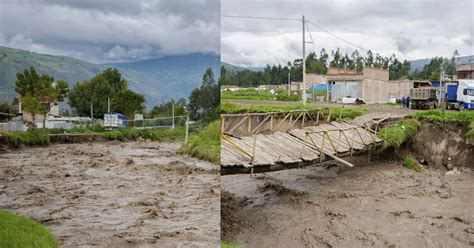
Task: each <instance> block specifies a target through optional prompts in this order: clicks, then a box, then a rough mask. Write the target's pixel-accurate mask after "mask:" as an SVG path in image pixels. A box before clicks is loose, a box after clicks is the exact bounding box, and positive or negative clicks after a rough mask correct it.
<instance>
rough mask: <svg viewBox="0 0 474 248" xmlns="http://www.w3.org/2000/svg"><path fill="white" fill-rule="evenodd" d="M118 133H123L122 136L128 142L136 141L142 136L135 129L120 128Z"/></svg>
mask: <svg viewBox="0 0 474 248" xmlns="http://www.w3.org/2000/svg"><path fill="white" fill-rule="evenodd" d="M118 131H119V132H121V133H122V136H123V137H124V138H125V139H127V140H136V139H138V138H139V137H140V136H141V134H140V131H138V129H135V128H127V127H120V128H119V129H118Z"/></svg>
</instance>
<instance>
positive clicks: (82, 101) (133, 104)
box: [2, 67, 220, 127]
mask: <svg viewBox="0 0 474 248" xmlns="http://www.w3.org/2000/svg"><path fill="white" fill-rule="evenodd" d="M15 91H16V92H17V93H18V94H19V95H20V96H21V97H20V98H21V102H22V108H23V109H24V110H25V111H27V112H29V113H30V114H31V115H32V119H33V122H35V120H36V117H37V116H38V115H39V114H41V115H42V116H43V127H44V126H45V125H44V124H45V122H46V116H47V114H48V112H49V111H50V110H51V103H55V102H61V101H64V100H65V99H66V98H67V99H68V103H69V105H70V106H71V107H72V108H73V109H74V113H75V114H76V115H78V116H91V114H92V117H93V118H103V115H104V114H105V113H107V112H108V108H109V103H110V111H111V112H117V113H122V114H124V115H125V116H126V117H127V118H129V119H132V118H133V117H134V115H135V113H145V112H146V111H145V97H144V96H143V95H141V94H139V93H136V92H133V91H132V90H130V89H129V88H128V82H127V81H126V80H125V79H124V78H122V75H121V74H120V72H119V71H118V70H117V69H115V68H107V69H105V70H104V71H102V72H101V73H99V74H97V75H95V76H94V77H92V78H91V79H90V80H85V81H82V82H77V83H76V84H75V85H74V86H73V87H72V89H70V88H69V84H68V82H66V81H64V80H55V79H54V77H52V76H50V75H48V74H41V75H40V74H38V73H37V72H36V69H35V68H34V67H30V68H29V69H25V70H24V71H23V72H19V73H17V79H16V81H15ZM219 101H220V100H219V85H218V84H217V83H216V82H215V79H214V75H213V72H212V70H211V69H207V70H206V72H205V73H204V76H203V79H202V85H201V87H200V88H198V89H195V90H194V91H193V92H192V93H191V96H190V97H189V104H187V105H186V102H185V100H184V99H180V100H178V101H177V102H176V104H175V102H174V100H172V101H170V102H167V103H163V104H161V105H158V106H155V107H154V108H153V109H152V110H151V111H150V112H149V113H145V114H146V115H147V116H148V117H155V116H164V115H166V116H171V105H173V104H175V114H176V115H184V114H185V112H186V111H188V112H189V114H190V116H191V118H192V119H195V120H197V119H204V120H205V121H210V120H214V119H217V118H218V110H217V109H218V105H219ZM3 105H4V104H2V110H8V111H5V112H8V113H9V112H11V111H10V110H9V109H7V108H6V106H3ZM91 109H92V110H91Z"/></svg>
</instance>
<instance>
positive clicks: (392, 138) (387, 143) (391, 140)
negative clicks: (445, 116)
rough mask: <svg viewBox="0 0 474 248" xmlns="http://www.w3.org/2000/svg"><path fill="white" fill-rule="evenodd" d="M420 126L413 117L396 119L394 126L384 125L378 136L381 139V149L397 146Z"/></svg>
mask: <svg viewBox="0 0 474 248" xmlns="http://www.w3.org/2000/svg"><path fill="white" fill-rule="evenodd" d="M419 126H420V123H419V122H418V121H417V120H415V119H406V120H401V121H397V123H395V126H393V127H386V128H383V129H381V130H380V131H379V133H378V136H379V138H381V139H382V140H383V149H389V148H398V147H400V146H401V145H402V144H403V143H405V142H406V141H407V140H408V139H410V138H411V137H412V136H413V135H415V133H416V130H417V129H418V127H419Z"/></svg>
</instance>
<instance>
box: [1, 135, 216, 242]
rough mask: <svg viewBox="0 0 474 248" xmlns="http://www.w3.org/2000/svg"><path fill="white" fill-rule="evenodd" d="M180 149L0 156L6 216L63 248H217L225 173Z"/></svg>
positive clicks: (87, 148) (52, 149) (92, 148)
mask: <svg viewBox="0 0 474 248" xmlns="http://www.w3.org/2000/svg"><path fill="white" fill-rule="evenodd" d="M178 147H179V144H177V143H158V142H127V143H119V142H117V143H115V142H106V143H94V144H67V145H52V146H49V147H45V148H23V149H20V150H14V151H11V152H7V153H1V154H0V208H2V209H7V210H11V211H13V212H16V213H19V214H21V215H26V216H29V217H32V218H34V219H36V220H38V221H39V222H41V223H42V224H44V225H45V226H47V227H48V228H49V229H50V230H51V231H52V232H53V234H54V235H55V236H56V237H57V238H58V240H59V242H60V243H61V246H62V247H78V246H80V247H94V246H97V247H104V246H107V247H216V246H218V244H219V242H220V200H219V199H220V186H219V185H220V179H219V174H218V169H217V166H215V165H212V164H210V163H207V162H203V161H200V160H197V159H194V158H190V157H187V156H181V155H177V154H176V150H177V149H178Z"/></svg>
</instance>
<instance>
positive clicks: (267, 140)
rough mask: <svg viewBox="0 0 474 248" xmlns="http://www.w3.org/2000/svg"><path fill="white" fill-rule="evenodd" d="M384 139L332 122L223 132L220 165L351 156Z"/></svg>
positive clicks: (250, 165)
mask: <svg viewBox="0 0 474 248" xmlns="http://www.w3.org/2000/svg"><path fill="white" fill-rule="evenodd" d="M381 142H382V140H381V139H379V138H378V137H377V135H376V134H375V132H374V131H372V130H370V129H368V128H364V127H363V126H361V125H360V124H352V123H348V122H342V123H339V122H335V121H333V122H331V123H328V124H321V125H318V126H309V127H303V128H300V129H291V130H289V131H288V132H275V133H272V134H256V135H253V136H247V137H232V136H226V135H225V134H224V135H223V140H222V142H221V166H222V167H223V169H225V168H229V167H245V168H258V167H262V166H272V165H275V164H295V163H301V162H311V161H318V160H322V159H323V158H325V157H326V155H328V154H329V155H335V156H338V157H343V156H348V155H350V154H352V153H354V152H361V151H365V150H368V149H371V148H373V147H375V146H376V145H378V144H380V143H381Z"/></svg>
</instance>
